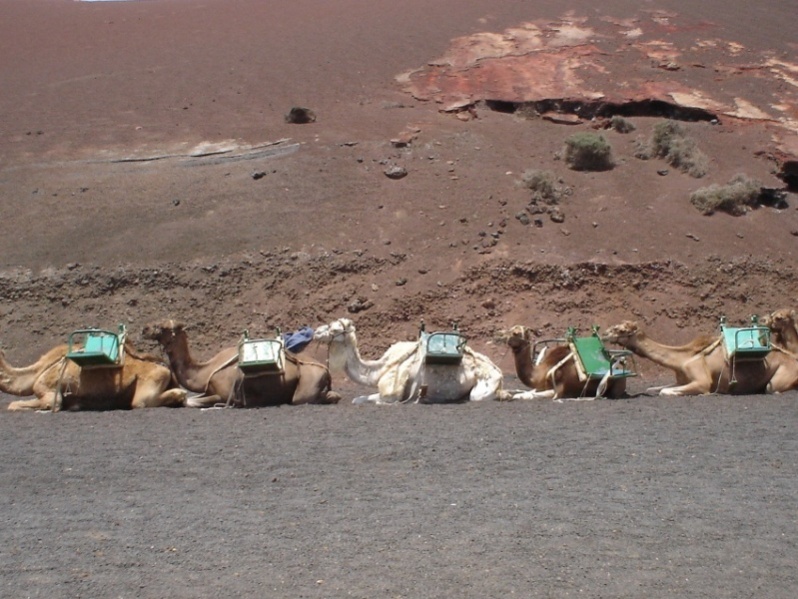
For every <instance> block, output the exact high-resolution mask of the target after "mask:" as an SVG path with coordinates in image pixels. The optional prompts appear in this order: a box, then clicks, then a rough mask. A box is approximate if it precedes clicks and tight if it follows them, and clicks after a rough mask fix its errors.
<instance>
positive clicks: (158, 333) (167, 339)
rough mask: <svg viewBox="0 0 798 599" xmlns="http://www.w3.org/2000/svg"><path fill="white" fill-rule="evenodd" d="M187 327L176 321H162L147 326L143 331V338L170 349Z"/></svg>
mask: <svg viewBox="0 0 798 599" xmlns="http://www.w3.org/2000/svg"><path fill="white" fill-rule="evenodd" d="M185 329H186V326H185V325H184V324H183V323H182V322H178V321H176V320H171V319H170V320H162V321H160V322H152V323H150V324H148V325H145V326H144V328H143V329H142V331H141V336H142V337H144V338H145V339H150V340H152V341H157V342H158V343H160V344H161V345H162V346H164V347H169V346H170V345H171V344H172V343H173V342H174V340H175V339H176V338H177V336H178V334H180V333H182V332H183V331H184V330H185Z"/></svg>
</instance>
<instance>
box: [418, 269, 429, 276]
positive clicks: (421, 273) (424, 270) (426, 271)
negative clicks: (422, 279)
mask: <svg viewBox="0 0 798 599" xmlns="http://www.w3.org/2000/svg"><path fill="white" fill-rule="evenodd" d="M428 272H429V268H423V267H422V268H419V269H418V274H420V275H425V274H427V273H428Z"/></svg>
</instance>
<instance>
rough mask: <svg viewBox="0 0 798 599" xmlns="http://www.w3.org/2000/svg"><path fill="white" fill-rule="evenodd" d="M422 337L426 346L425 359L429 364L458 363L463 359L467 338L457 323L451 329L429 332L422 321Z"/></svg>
mask: <svg viewBox="0 0 798 599" xmlns="http://www.w3.org/2000/svg"><path fill="white" fill-rule="evenodd" d="M420 337H421V342H422V343H423V344H424V346H425V350H426V351H425V353H424V361H425V362H426V363H427V364H452V365H457V364H460V362H462V361H463V353H464V351H465V345H466V338H465V337H464V336H463V335H461V334H460V332H459V331H458V330H457V325H456V324H455V325H453V326H452V330H451V331H446V332H436V333H427V332H426V330H425V327H424V323H423V321H422V323H421V333H420Z"/></svg>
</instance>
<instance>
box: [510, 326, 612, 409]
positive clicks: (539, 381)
mask: <svg viewBox="0 0 798 599" xmlns="http://www.w3.org/2000/svg"><path fill="white" fill-rule="evenodd" d="M507 345H508V346H509V347H510V349H511V350H512V352H513V359H514V361H515V372H516V374H517V375H518V378H519V379H520V380H521V382H522V383H524V385H526V386H527V387H530V390H529V391H524V392H521V393H517V394H515V395H514V396H513V398H514V399H576V398H591V399H592V398H595V397H597V396H601V395H606V397H611V398H618V397H621V396H622V395H623V394H624V393H625V392H626V379H625V378H614V379H610V380H609V381H608V384H607V388H606V391H604V392H603V393H599V386H600V384H601V380H600V379H593V378H588V379H587V380H582V378H580V375H579V369H578V368H577V366H576V363H575V361H574V356H573V354H572V352H571V348H570V347H569V346H567V345H555V346H552V347H548V348H544V349H543V350H542V351H541V352H540V354H539V355H538V356H537V358H538V359H537V361H536V360H535V357H533V356H532V331H531V330H530V329H528V328H527V327H525V326H522V325H516V326H514V327H512V328H511V329H510V330H509V336H508V338H507Z"/></svg>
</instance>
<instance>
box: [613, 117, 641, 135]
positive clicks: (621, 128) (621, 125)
mask: <svg viewBox="0 0 798 599" xmlns="http://www.w3.org/2000/svg"><path fill="white" fill-rule="evenodd" d="M609 128H610V129H612V130H613V131H617V132H618V133H631V132H632V131H634V130H635V129H637V127H635V124H634V123H633V122H632V121H630V120H629V119H627V118H624V117H622V116H620V115H617V114H616V115H615V116H613V117H612V118H611V119H610V125H609Z"/></svg>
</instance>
